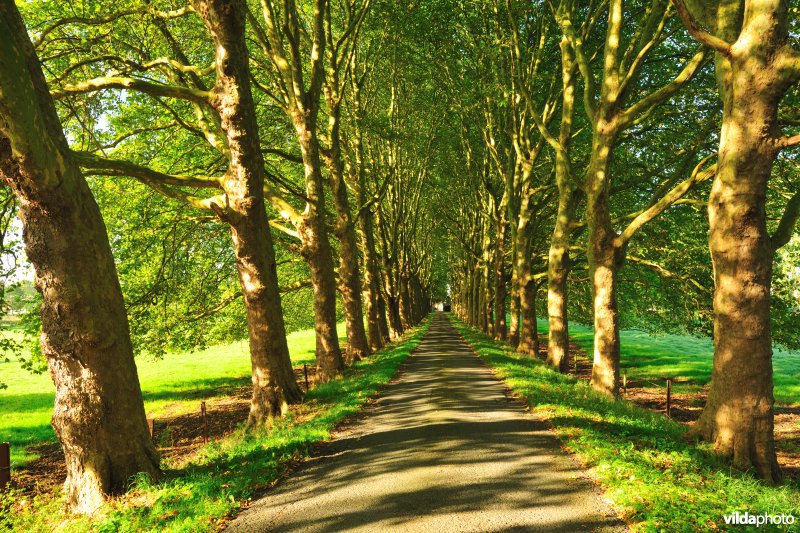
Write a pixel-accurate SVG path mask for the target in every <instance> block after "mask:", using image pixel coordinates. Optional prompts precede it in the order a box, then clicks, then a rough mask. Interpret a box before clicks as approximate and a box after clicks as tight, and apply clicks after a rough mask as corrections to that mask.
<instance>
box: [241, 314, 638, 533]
mask: <svg viewBox="0 0 800 533" xmlns="http://www.w3.org/2000/svg"><path fill="white" fill-rule="evenodd" d="M342 530H351V531H425V532H432V531H448V532H449V531H481V532H483V531H508V530H514V531H548V532H551V531H552V532H555V531H565V532H573V531H624V530H625V528H624V526H622V524H621V523H620V522H619V520H618V519H617V518H616V516H615V515H614V514H613V512H612V511H611V510H610V509H609V508H608V506H607V505H605V503H604V502H603V501H602V500H601V498H600V497H599V496H598V493H597V489H596V487H594V486H593V485H592V483H591V482H589V481H588V480H587V479H586V478H585V477H584V475H583V473H582V471H581V469H580V467H579V466H578V465H577V463H576V462H575V461H574V460H573V459H572V458H571V457H570V456H569V455H568V454H567V453H566V452H564V451H563V450H562V449H561V448H560V447H559V444H558V440H557V439H556V438H555V436H554V435H553V434H552V432H551V431H549V430H548V429H547V427H546V425H545V424H544V423H543V422H542V421H540V420H538V419H537V418H536V417H535V416H533V415H531V414H529V413H527V412H526V411H525V410H524V409H523V407H522V405H521V404H519V403H518V402H516V401H514V400H510V399H508V398H507V397H506V394H505V388H504V386H503V384H502V383H501V382H500V381H498V380H497V379H496V378H495V377H494V376H493V375H492V374H491V372H490V371H489V370H488V369H487V368H486V367H485V366H484V365H483V363H482V362H481V361H480V360H479V359H478V357H477V356H475V355H474V354H473V353H472V351H471V349H470V348H469V346H468V345H467V344H466V343H464V341H462V340H461V338H460V337H459V336H458V334H457V333H456V331H455V329H453V327H452V326H451V325H450V322H449V321H448V319H447V318H446V317H445V316H444V315H443V314H440V313H437V314H436V316H435V317H434V319H433V323H432V325H431V327H430V329H429V331H428V333H427V334H426V336H425V338H424V339H423V341H422V343H421V344H420V345H419V347H418V348H417V350H416V352H415V353H414V355H412V356H411V357H410V358H409V360H408V362H407V366H406V367H405V369H404V370H403V371H402V374H401V377H400V379H399V380H398V381H396V382H394V383H392V384H390V385H389V386H388V387H387V388H386V390H385V391H384V392H383V393H382V394H381V396H380V398H379V399H378V401H377V402H375V403H374V404H373V405H371V406H370V407H368V408H367V409H366V410H365V411H364V412H363V413H362V416H361V417H359V419H357V420H355V421H353V422H352V424H350V425H349V427H347V428H345V429H343V430H342V431H340V432H339V433H338V434H337V435H336V438H335V439H334V440H333V441H332V442H331V443H330V444H328V445H325V446H323V448H322V450H320V452H319V453H318V454H317V455H316V456H314V457H312V458H310V459H309V460H308V461H307V462H305V463H304V464H303V465H302V466H301V467H300V468H299V469H298V470H297V471H295V472H294V473H293V474H291V475H290V476H289V477H288V478H287V479H285V480H284V481H283V482H281V483H280V484H279V485H278V486H277V487H275V488H274V489H273V490H271V491H270V492H269V493H268V494H267V495H266V496H265V497H263V498H262V499H260V500H258V501H256V502H254V503H253V505H252V506H250V507H249V508H248V509H247V510H245V511H244V512H242V513H241V514H240V515H239V516H238V517H237V518H236V519H235V520H234V521H233V522H231V523H230V525H229V527H228V529H227V530H226V531H231V532H240V531H248V532H250V531H342Z"/></svg>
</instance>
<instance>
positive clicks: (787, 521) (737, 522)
mask: <svg viewBox="0 0 800 533" xmlns="http://www.w3.org/2000/svg"><path fill="white" fill-rule="evenodd" d="M723 518H724V519H725V524H726V525H729V526H757V527H760V526H791V525H792V524H794V515H790V514H767V513H763V514H750V513H748V512H746V511H745V512H744V513H740V512H738V511H737V512H735V513H731V514H726V515H725V516H724V517H723Z"/></svg>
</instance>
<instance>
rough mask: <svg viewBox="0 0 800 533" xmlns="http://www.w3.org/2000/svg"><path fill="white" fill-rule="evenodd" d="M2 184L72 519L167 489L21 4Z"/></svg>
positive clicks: (115, 293) (115, 299) (0, 95)
mask: <svg viewBox="0 0 800 533" xmlns="http://www.w3.org/2000/svg"><path fill="white" fill-rule="evenodd" d="M0 34H2V35H3V38H2V40H0V177H2V180H3V181H4V182H5V183H6V184H7V185H8V186H10V187H11V188H12V190H13V191H14V193H15V194H16V195H17V198H18V200H19V212H18V213H19V217H20V220H21V221H22V224H23V239H24V241H25V249H26V252H27V254H28V258H29V259H30V261H31V263H32V264H33V266H34V269H35V279H34V283H35V286H36V289H37V290H38V291H39V292H40V293H41V294H42V306H41V317H42V336H41V345H42V352H43V353H44V355H45V357H46V358H47V362H48V367H49V370H50V376H51V377H52V379H53V382H54V384H55V387H56V394H55V406H54V409H53V417H52V424H53V428H54V429H55V432H56V435H57V436H58V439H59V441H60V442H61V445H62V447H63V449H64V456H65V461H66V470H67V479H66V482H65V485H64V488H65V493H66V498H67V503H68V505H69V507H70V508H71V509H72V510H73V511H76V512H80V513H93V512H95V511H96V510H98V509H99V508H100V506H101V505H102V504H103V502H104V499H105V496H106V495H107V494H110V493H114V492H119V491H122V490H125V489H126V488H127V486H128V484H129V483H130V481H131V477H132V476H134V475H136V474H139V473H145V474H147V475H149V476H150V477H151V478H153V479H156V478H158V477H159V457H158V454H157V453H156V451H155V448H154V447H153V444H152V442H151V440H150V435H149V432H148V429H147V422H146V420H145V412H144V405H143V403H142V393H141V389H140V387H139V378H138V375H137V372H136V365H135V363H134V359H133V350H132V347H131V339H130V332H129V329H128V320H127V316H126V313H125V305H124V302H123V297H122V291H121V290H120V285H119V280H118V278H117V272H116V268H115V266H114V259H113V257H112V254H111V247H110V246H109V243H108V236H107V234H106V228H105V225H104V223H103V219H102V217H101V214H100V209H99V208H98V206H97V203H96V202H95V201H94V198H93V197H92V193H91V191H90V190H89V187H88V185H87V183H86V180H85V179H84V177H83V175H82V174H81V171H80V169H79V167H78V165H77V163H76V161H75V160H74V159H73V158H72V156H71V153H70V150H69V147H68V145H67V141H66V139H65V137H64V133H63V131H62V129H61V126H60V124H59V120H58V116H57V114H56V110H55V106H54V105H53V102H52V100H51V98H50V95H49V93H48V89H47V85H46V82H45V78H44V75H43V74H42V70H41V67H40V65H39V60H38V58H37V57H36V53H35V52H34V49H33V46H32V45H31V42H30V40H29V38H28V34H27V30H26V29H25V26H24V24H23V21H22V18H21V17H20V15H19V12H18V11H17V8H16V6H15V5H14V2H12V1H10V0H2V1H1V2H0Z"/></svg>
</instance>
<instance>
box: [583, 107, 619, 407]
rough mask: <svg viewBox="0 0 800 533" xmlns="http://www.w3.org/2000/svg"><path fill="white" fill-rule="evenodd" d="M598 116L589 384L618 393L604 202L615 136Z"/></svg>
mask: <svg viewBox="0 0 800 533" xmlns="http://www.w3.org/2000/svg"><path fill="white" fill-rule="evenodd" d="M606 129H608V130H609V131H611V130H612V129H613V127H611V126H610V125H607V124H605V123H604V122H603V119H602V118H601V119H599V122H598V125H597V127H596V132H595V139H594V141H593V146H592V161H591V163H590V165H589V170H588V172H587V177H588V181H587V187H586V197H587V200H586V202H587V206H586V219H587V226H588V232H589V243H588V246H587V248H588V256H589V276H590V277H591V278H592V294H593V298H594V362H593V364H592V387H594V389H595V390H597V391H599V392H602V393H603V394H607V395H609V396H612V397H615V398H616V397H617V395H618V394H619V347H620V342H619V310H618V307H617V269H618V266H619V265H618V261H617V255H618V254H617V247H616V245H615V237H616V234H615V233H614V230H613V229H612V226H611V215H610V213H609V205H608V182H609V180H608V176H609V171H610V168H611V153H612V151H613V146H614V143H615V140H616V139H615V136H614V135H613V133H609V131H605V130H606Z"/></svg>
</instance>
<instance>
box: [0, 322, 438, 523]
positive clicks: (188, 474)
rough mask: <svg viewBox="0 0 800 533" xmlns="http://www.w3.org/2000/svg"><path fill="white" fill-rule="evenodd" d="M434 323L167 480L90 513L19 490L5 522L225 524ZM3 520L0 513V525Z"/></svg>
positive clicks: (9, 499) (357, 403) (359, 403)
mask: <svg viewBox="0 0 800 533" xmlns="http://www.w3.org/2000/svg"><path fill="white" fill-rule="evenodd" d="M428 325H429V320H426V321H425V323H423V324H422V325H421V326H419V327H417V328H416V329H414V330H413V331H411V332H410V333H409V334H408V335H407V337H406V338H405V339H404V340H403V341H402V342H400V343H397V344H394V345H392V346H390V347H388V348H386V349H384V350H382V351H381V352H379V353H377V354H375V355H373V356H371V357H369V358H368V359H366V360H365V361H361V362H359V363H356V364H355V365H354V366H353V367H352V368H350V369H348V370H347V371H346V372H345V374H344V376H343V377H342V378H340V379H337V380H335V381H333V382H331V383H327V384H325V385H320V386H318V387H315V388H313V389H311V390H310V391H309V393H308V394H307V396H306V402H305V403H304V404H303V405H301V406H298V407H296V408H293V409H292V410H291V412H290V414H289V415H288V416H287V417H286V418H284V419H281V420H278V421H277V422H276V423H275V424H274V425H273V427H272V428H271V429H269V430H265V431H264V432H262V433H260V434H252V433H246V432H244V431H243V430H238V431H236V432H234V433H233V434H232V435H230V436H229V437H226V438H225V439H222V440H220V441H217V442H213V443H211V444H209V445H208V446H206V447H205V448H204V449H203V451H202V452H201V453H200V454H199V455H198V456H197V457H196V458H194V460H192V461H191V462H190V463H189V464H187V465H185V466H183V467H181V468H176V469H174V470H168V471H166V473H165V474H166V475H165V479H164V480H162V481H161V482H159V483H150V482H149V481H148V480H147V479H141V480H137V481H136V483H135V486H134V488H133V489H132V490H131V491H130V492H129V493H128V494H126V495H124V496H121V497H119V498H116V499H114V500H113V501H110V502H109V503H108V505H107V507H106V508H105V509H104V510H103V511H102V512H101V513H99V514H98V515H97V516H95V517H92V518H83V517H69V516H65V515H64V513H63V504H62V501H61V498H60V496H59V495H58V494H55V495H45V496H40V497H38V498H37V499H35V500H34V501H28V502H24V501H20V497H19V495H14V494H13V493H12V494H7V495H6V496H0V497H2V498H5V499H6V501H5V502H2V501H0V509H3V508H5V509H9V508H11V509H12V510H13V511H12V512H11V513H8V514H7V518H6V520H5V521H6V524H5V525H6V526H11V529H12V530H15V531H27V532H32V531H53V530H63V531H70V532H73V531H74V532H81V531H98V532H110V531H114V532H128V531H130V532H133V531H136V532H139V531H158V532H162V531H164V532H189V531H191V532H197V531H213V530H216V529H218V528H219V526H220V524H221V520H222V519H224V518H225V517H227V516H230V515H232V514H233V513H234V512H235V511H236V510H238V509H240V508H242V507H243V506H244V505H246V503H247V501H248V500H249V499H250V498H252V497H253V496H254V495H255V494H257V493H258V492H259V491H260V490H263V489H264V488H267V487H269V486H270V485H272V484H273V483H274V482H275V481H276V480H277V479H278V478H279V477H280V475H281V474H282V472H284V471H285V469H286V468H287V466H288V465H289V464H290V463H291V462H293V461H298V460H300V459H302V458H304V457H306V456H307V455H308V453H309V450H310V448H311V446H312V445H313V444H314V443H318V442H320V441H325V440H327V439H329V438H330V436H331V431H332V430H333V429H334V428H335V427H336V425H337V424H339V423H340V422H342V421H343V420H345V419H346V418H347V417H348V416H351V415H353V414H355V413H356V412H358V411H359V409H361V408H362V407H363V405H364V404H365V403H366V402H367V400H368V399H369V398H370V397H372V396H374V395H375V394H376V393H377V392H378V391H379V390H380V388H381V387H382V386H383V385H385V384H386V383H388V382H389V380H391V379H392V377H393V376H394V375H395V374H396V373H397V371H398V369H399V367H400V365H401V364H402V363H403V361H404V360H405V359H406V358H407V357H408V356H409V354H410V353H411V352H412V351H413V350H414V348H416V347H417V345H418V344H419V342H420V341H421V339H422V336H423V335H424V334H425V331H427V328H428ZM2 522H3V520H2V518H1V517H0V526H2V525H3V524H2Z"/></svg>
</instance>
